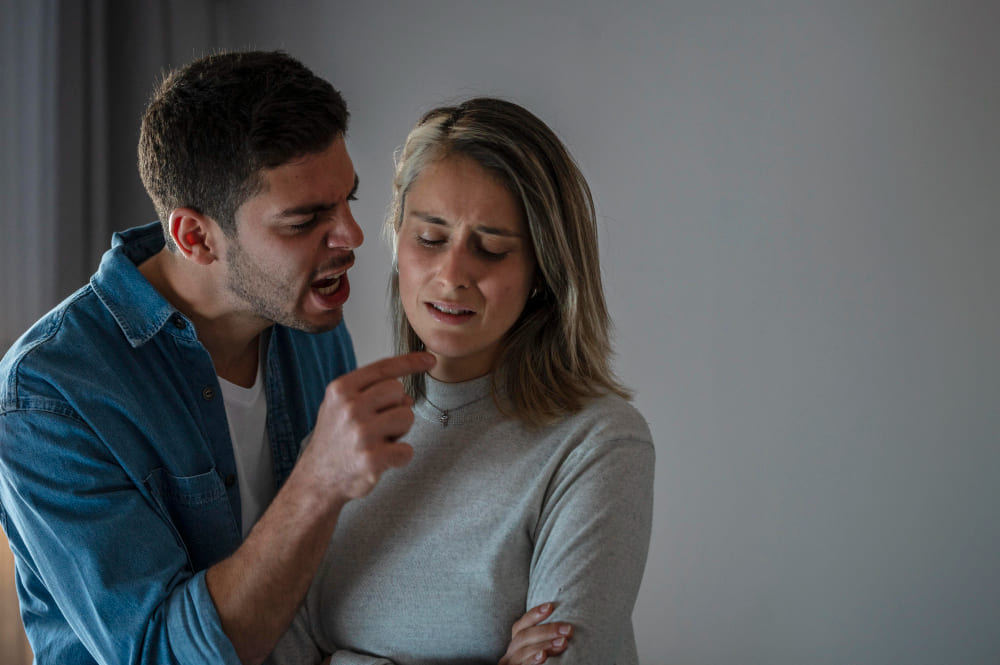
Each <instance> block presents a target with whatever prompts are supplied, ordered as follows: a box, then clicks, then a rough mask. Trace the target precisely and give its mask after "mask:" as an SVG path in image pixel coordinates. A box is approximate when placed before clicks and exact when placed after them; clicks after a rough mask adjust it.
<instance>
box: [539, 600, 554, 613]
mask: <svg viewBox="0 0 1000 665" xmlns="http://www.w3.org/2000/svg"><path fill="white" fill-rule="evenodd" d="M538 611H539V612H541V613H542V614H548V613H549V612H551V611H552V603H545V604H543V605H539V606H538Z"/></svg>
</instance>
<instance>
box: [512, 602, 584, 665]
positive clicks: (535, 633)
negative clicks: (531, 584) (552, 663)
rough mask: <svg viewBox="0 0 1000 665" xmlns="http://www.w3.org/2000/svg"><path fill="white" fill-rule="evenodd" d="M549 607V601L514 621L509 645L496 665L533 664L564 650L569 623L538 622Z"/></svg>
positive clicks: (570, 628)
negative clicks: (498, 664)
mask: <svg viewBox="0 0 1000 665" xmlns="http://www.w3.org/2000/svg"><path fill="white" fill-rule="evenodd" d="M553 609H555V608H554V607H553V605H552V603H544V604H542V605H539V606H538V607H533V608H531V609H530V610H528V612H527V614H525V615H524V616H523V617H521V618H520V619H518V620H517V623H515V624H514V627H513V628H511V629H510V637H511V639H510V646H508V647H507V653H505V654H504V657H503V658H501V659H500V665H537V663H544V662H545V661H546V660H548V658H549V656H558V655H559V654H561V653H562V652H563V651H565V650H566V647H567V646H568V644H569V638H570V636H572V634H573V626H571V625H569V624H568V623H545V624H541V625H539V623H540V622H542V621H544V620H545V618H546V617H548V616H549V615H550V614H552V610H553Z"/></svg>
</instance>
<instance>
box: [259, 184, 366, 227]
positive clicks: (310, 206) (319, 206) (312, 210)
mask: <svg viewBox="0 0 1000 665" xmlns="http://www.w3.org/2000/svg"><path fill="white" fill-rule="evenodd" d="M358 182H359V180H358V174H357V173H355V174H354V187H352V188H351V191H350V193H348V195H347V198H348V199H350V198H351V197H353V196H354V195H355V194H357V193H358ZM336 207H337V204H336V203H307V204H306V205H301V206H296V207H294V208H285V209H284V210H282V211H281V212H279V213H278V218H280V219H283V218H285V217H305V216H307V215H315V214H316V213H320V212H327V211H328V210H333V209H334V208H336Z"/></svg>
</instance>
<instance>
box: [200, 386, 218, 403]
mask: <svg viewBox="0 0 1000 665" xmlns="http://www.w3.org/2000/svg"><path fill="white" fill-rule="evenodd" d="M201 397H202V399H204V400H205V401H206V402H211V401H212V400H213V399H215V388H213V387H212V386H205V387H204V388H202V389H201Z"/></svg>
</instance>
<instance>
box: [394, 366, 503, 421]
mask: <svg viewBox="0 0 1000 665" xmlns="http://www.w3.org/2000/svg"><path fill="white" fill-rule="evenodd" d="M490 384H491V377H490V375H488V374H487V375H486V376H481V377H479V378H476V379H471V380H469V381H461V382H459V383H445V382H443V381H438V380H436V379H433V378H431V377H430V376H425V377H424V395H423V396H422V397H421V398H420V399H419V400H418V401H417V403H416V404H415V405H414V409H413V410H414V412H415V413H416V414H417V415H419V416H421V417H422V418H424V419H425V420H429V421H432V422H437V423H439V424H440V425H441V426H442V427H448V426H449V425H459V424H462V423H463V422H466V421H467V420H469V419H470V418H472V417H474V416H482V415H483V414H484V413H485V412H487V411H489V410H492V408H493V400H492V399H487V398H489V397H490V396H491V385H490Z"/></svg>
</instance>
